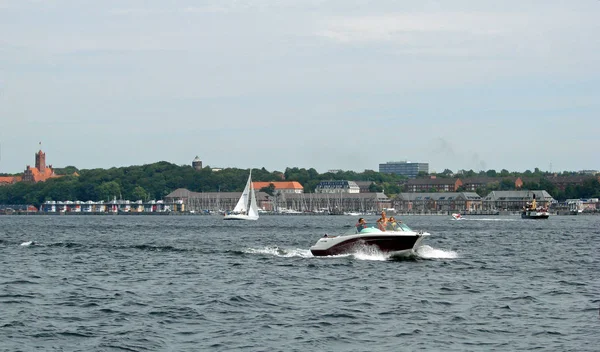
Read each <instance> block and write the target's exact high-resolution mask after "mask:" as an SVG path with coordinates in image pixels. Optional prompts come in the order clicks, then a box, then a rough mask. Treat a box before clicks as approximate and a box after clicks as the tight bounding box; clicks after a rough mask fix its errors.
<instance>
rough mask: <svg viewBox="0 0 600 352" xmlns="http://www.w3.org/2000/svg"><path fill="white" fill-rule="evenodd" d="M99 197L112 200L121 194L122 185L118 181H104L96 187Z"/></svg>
mask: <svg viewBox="0 0 600 352" xmlns="http://www.w3.org/2000/svg"><path fill="white" fill-rule="evenodd" d="M96 194H97V195H98V197H99V199H102V200H105V201H111V200H113V199H114V198H115V197H119V196H120V195H121V186H120V185H119V183H118V182H116V181H110V182H103V183H101V184H100V185H98V186H97V187H96Z"/></svg>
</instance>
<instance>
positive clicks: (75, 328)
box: [0, 216, 600, 351]
mask: <svg viewBox="0 0 600 352" xmlns="http://www.w3.org/2000/svg"><path fill="white" fill-rule="evenodd" d="M368 220H375V218H374V219H368ZM403 220H404V221H405V222H406V223H408V224H409V225H410V226H411V227H412V228H413V229H416V230H419V229H423V230H426V231H428V232H429V233H431V236H430V237H429V238H427V239H426V241H425V242H424V246H423V247H421V248H420V249H419V252H418V253H419V254H418V256H416V257H413V258H408V259H404V260H395V259H390V258H386V257H385V256H384V255H382V254H378V253H360V254H357V255H350V256H340V257H334V258H322V257H321V258H315V257H312V255H311V254H310V251H309V247H310V246H311V245H312V244H313V243H314V242H316V241H317V239H318V238H319V237H321V236H322V235H323V234H325V233H329V234H334V233H339V232H343V231H344V227H345V226H346V227H348V226H350V225H353V223H354V222H355V221H356V218H353V217H346V216H337V217H336V216H263V217H261V218H260V219H259V220H258V221H257V222H223V221H222V219H221V218H220V217H211V216H0V268H1V270H0V351H33V350H57V351H203V350H214V351H235V350H241V351H404V350H406V351H409V350H411V351H412V350H428V351H431V350H439V351H490V350H502V351H517V350H521V351H522V350H533V349H541V350H552V351H568V350H570V351H597V350H598V347H597V346H598V345H599V343H600V319H599V306H600V279H599V275H600V254H599V253H600V244H599V243H600V229H599V228H600V226H599V225H600V217H594V216H580V217H576V216H573V217H567V216H564V217H556V216H555V217H551V218H550V219H548V220H545V221H544V220H541V221H536V220H521V219H519V218H516V217H488V218H479V217H472V218H470V219H467V220H463V221H454V220H451V219H450V217H417V216H414V217H405V218H403ZM29 241H34V243H28V242H29Z"/></svg>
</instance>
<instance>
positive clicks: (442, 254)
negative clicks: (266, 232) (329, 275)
mask: <svg viewBox="0 0 600 352" xmlns="http://www.w3.org/2000/svg"><path fill="white" fill-rule="evenodd" d="M243 253H248V254H259V255H271V256H275V257H280V258H315V256H313V255H312V253H311V252H310V250H309V249H302V248H294V249H290V248H280V247H277V246H266V247H263V248H247V249H246V250H244V251H243ZM347 257H352V258H354V259H357V260H369V261H386V260H415V259H455V258H458V254H457V253H456V252H455V251H449V250H443V249H436V248H432V247H430V246H428V245H423V246H421V247H419V248H417V250H416V252H415V253H409V254H404V255H391V254H388V253H383V252H381V251H379V250H377V249H376V248H373V247H372V246H365V247H361V248H359V249H358V250H357V251H356V252H353V253H348V254H340V255H332V256H323V257H319V258H347Z"/></svg>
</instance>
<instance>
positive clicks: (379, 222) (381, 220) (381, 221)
mask: <svg viewBox="0 0 600 352" xmlns="http://www.w3.org/2000/svg"><path fill="white" fill-rule="evenodd" d="M387 222H388V219H387V218H386V217H385V211H382V212H381V217H380V218H379V220H377V226H378V227H379V229H380V230H381V231H385V228H386V227H387Z"/></svg>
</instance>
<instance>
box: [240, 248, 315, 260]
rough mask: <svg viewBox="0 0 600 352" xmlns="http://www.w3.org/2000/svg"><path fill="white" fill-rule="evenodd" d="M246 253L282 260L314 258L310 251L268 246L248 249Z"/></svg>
mask: <svg viewBox="0 0 600 352" xmlns="http://www.w3.org/2000/svg"><path fill="white" fill-rule="evenodd" d="M244 253H249V254H267V255H273V256H276V257H282V258H293V257H296V258H311V257H312V256H313V255H312V253H310V250H308V249H300V248H295V249H287V248H279V247H277V246H267V247H263V248H248V249H246V250H245V251H244Z"/></svg>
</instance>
